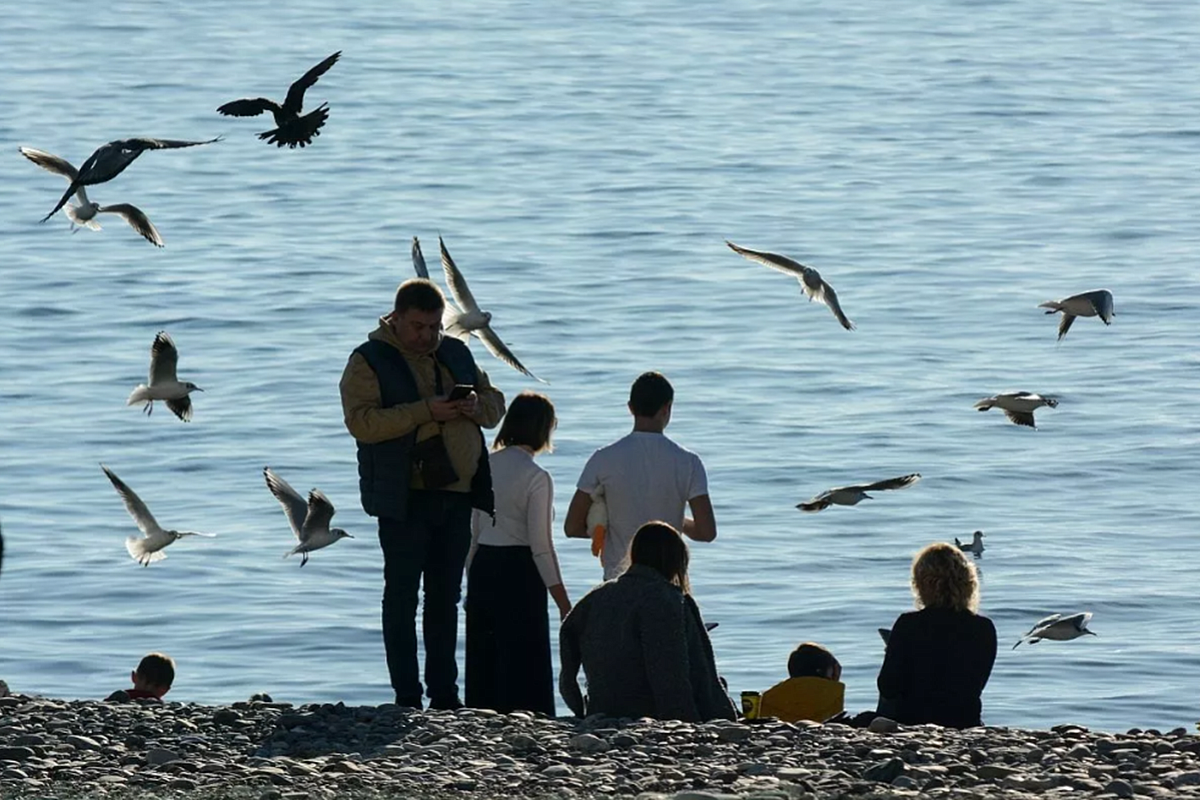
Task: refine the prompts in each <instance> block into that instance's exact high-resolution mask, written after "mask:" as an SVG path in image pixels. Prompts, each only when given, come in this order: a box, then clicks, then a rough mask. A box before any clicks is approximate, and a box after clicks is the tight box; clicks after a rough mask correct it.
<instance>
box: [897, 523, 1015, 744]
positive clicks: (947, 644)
mask: <svg viewBox="0 0 1200 800" xmlns="http://www.w3.org/2000/svg"><path fill="white" fill-rule="evenodd" d="M912 589H913V595H914V597H915V598H916V604H917V608H918V609H919V610H918V611H909V612H908V613H906V614H901V615H900V617H899V618H898V619H897V620H896V623H895V624H894V625H893V626H892V633H891V636H890V637H889V638H888V643H887V654H886V655H885V656H884V658H883V667H882V668H880V670H879V679H878V681H877V683H878V685H879V694H880V707H879V713H880V714H885V715H886V716H889V717H892V718H893V719H895V720H896V721H897V722H901V723H906V724H912V725H916V724H920V723H926V722H932V723H935V724H937V725H944V726H946V727H949V728H969V727H972V726H974V725H982V724H983V721H982V719H981V713H982V708H983V706H982V703H981V701H980V696H981V695H982V694H983V687H984V686H986V685H987V682H988V676H989V675H991V673H992V664H993V662H995V660H996V628H995V626H994V625H992V621H991V620H990V619H988V618H987V617H984V616H981V615H980V614H977V613H976V609H978V607H979V580H978V578H977V577H976V575H975V565H974V564H972V563H971V561H970V560H969V559H967V558H966V557H965V556H964V555H963V553H962V552H961V551H960V550H959V549H958V548H957V547H955V546H954V545H952V544H946V543H944V542H939V543H937V544H931V545H929V546H928V547H926V548H925V549H924V550H922V551H921V552H919V553H917V556H916V558H915V559H914V560H913V567H912Z"/></svg>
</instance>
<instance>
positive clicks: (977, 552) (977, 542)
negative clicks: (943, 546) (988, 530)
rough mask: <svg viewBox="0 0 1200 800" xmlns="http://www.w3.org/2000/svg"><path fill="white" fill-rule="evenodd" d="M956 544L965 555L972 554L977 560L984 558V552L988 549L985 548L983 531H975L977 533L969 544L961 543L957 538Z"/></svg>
mask: <svg viewBox="0 0 1200 800" xmlns="http://www.w3.org/2000/svg"><path fill="white" fill-rule="evenodd" d="M954 544H955V545H956V546H957V547H958V549H959V550H962V551H963V552H964V553H970V554H971V555H973V556H975V557H976V558H979V557H980V556H982V555H983V551H984V550H985V549H986V548H984V546H983V531H975V533H974V534H973V535H972V539H971V541H969V542H967V543H966V544H963V543H962V542H960V541H959V540H958V537H957V536H955V537H954Z"/></svg>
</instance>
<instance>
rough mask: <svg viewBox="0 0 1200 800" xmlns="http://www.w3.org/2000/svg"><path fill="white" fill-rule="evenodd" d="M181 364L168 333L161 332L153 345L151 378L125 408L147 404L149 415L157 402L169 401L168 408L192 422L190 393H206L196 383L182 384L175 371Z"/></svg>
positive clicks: (181, 417) (140, 387) (135, 391)
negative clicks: (136, 404)
mask: <svg viewBox="0 0 1200 800" xmlns="http://www.w3.org/2000/svg"><path fill="white" fill-rule="evenodd" d="M178 363H179V351H178V350H176V349H175V342H174V341H172V339H171V336H170V334H168V333H167V332H166V331H159V332H158V335H157V336H155V337H154V344H152V345H151V346H150V377H149V380H148V382H147V383H142V384H138V386H137V388H136V389H134V390H133V393H132V394H130V395H129V400H127V401H126V402H125V405H127V406H131V405H133V404H134V403H142V402H144V403H145V404H146V405H145V407H144V409H143V410H144V411H145V412H146V413H147V414H151V413H153V412H154V401H155V400H163V401H166V404H167V408H169V409H171V411H172V412H174V414H175V416H177V417H179V418H180V419H181V420H183V421H184V422H191V420H192V399H191V398H190V397H188V395H189V394H190V393H191V392H203V391H204V390H203V389H201V388H200V387H199V386H197V385H196V384H194V383H191V382H189V381H181V380H179V379H178V378H176V377H175V368H176V365H177V364H178Z"/></svg>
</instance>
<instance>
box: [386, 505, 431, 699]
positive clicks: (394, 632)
mask: <svg viewBox="0 0 1200 800" xmlns="http://www.w3.org/2000/svg"><path fill="white" fill-rule="evenodd" d="M416 494H417V493H416V492H414V493H413V495H416ZM421 505H422V504H421V502H420V500H418V499H417V498H416V497H413V498H412V499H410V501H409V518H408V519H407V520H404V521H403V522H401V521H398V520H394V519H389V518H387V517H380V518H379V545H380V547H381V548H382V549H383V646H384V650H385V651H386V653H387V665H388V674H389V675H390V677H391V682H392V689H393V690H395V693H396V703H398V704H400V705H405V706H413V707H417V708H419V707H420V706H421V678H420V673H419V672H418V668H417V587H418V586H419V585H420V583H421V571H422V568H423V567H424V564H425V557H426V548H427V547H428V543H429V534H430V531H429V526H428V525H427V524H426V523H425V521H424V519H423V516H422V513H421V512H422V511H423V509H422V508H420V506H421Z"/></svg>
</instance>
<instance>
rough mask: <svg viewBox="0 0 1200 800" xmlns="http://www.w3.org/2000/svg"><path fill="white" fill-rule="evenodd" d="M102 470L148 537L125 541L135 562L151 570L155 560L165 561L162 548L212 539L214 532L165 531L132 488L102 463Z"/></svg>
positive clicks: (126, 508)
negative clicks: (200, 538)
mask: <svg viewBox="0 0 1200 800" xmlns="http://www.w3.org/2000/svg"><path fill="white" fill-rule="evenodd" d="M100 469H102V470H104V474H105V475H107V476H108V479H109V480H110V481H112V485H113V487H114V488H115V489H116V490H117V494H119V495H120V496H121V499H122V500H124V501H125V510H126V511H128V512H129V516H131V517H133V521H134V522H136V523H137V526H138V530H140V531H141V532H142V533H143V534H145V535H144V536H130V537H129V538H127V539H126V540H125V549H126V550H128V551H129V555H130V556H131V557H132V558H133V560H134V561H136V562H138V563H139V564H141V565H142V566H143V567H148V566H150V565H151V564H152V563H154V562H155V561H162V560H163V559H164V558H166V557H167V554H166V553H164V552H163V549H164V548H165V547H166V546H167V545H169V544H170V543H171V542H173V541H175V540H176V539H178V538H180V537H183V536H205V537H208V538H212V536H213V534H211V533H193V532H192V531H168V530H163V529H162V527H161V526H159V524H158V522H157V521H156V520H155V519H154V515H153V514H151V513H150V509H148V508H146V504H145V503H143V502H142V499H141V498H140V497H138V496H137V495H136V494H134V491H133V489H130V488H129V487H128V486H126V485H125V482H124V481H122V480H121V479H120V478H118V477H117V476H116V475H115V474H113V471H112V470H110V469H109V468H108V467H106V466H104V465H103V464H101V465H100Z"/></svg>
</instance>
